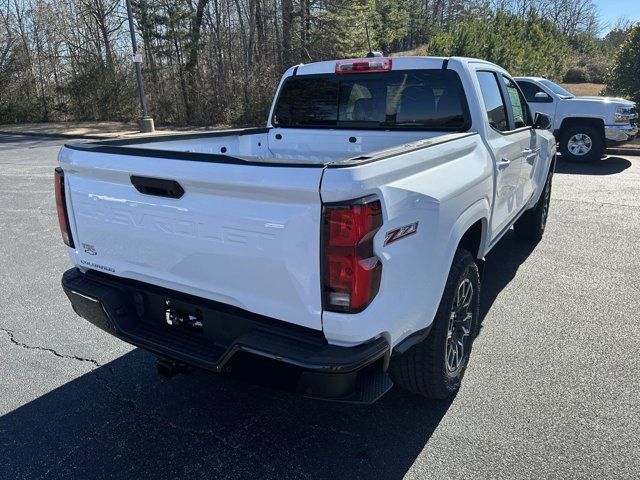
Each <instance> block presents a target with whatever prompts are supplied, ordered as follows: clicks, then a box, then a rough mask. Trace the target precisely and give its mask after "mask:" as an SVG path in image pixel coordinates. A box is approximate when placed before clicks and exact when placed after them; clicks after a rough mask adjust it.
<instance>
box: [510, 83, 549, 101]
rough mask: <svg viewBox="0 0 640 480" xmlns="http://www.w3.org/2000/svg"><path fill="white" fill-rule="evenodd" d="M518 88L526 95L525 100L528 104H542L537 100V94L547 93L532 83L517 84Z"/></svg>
mask: <svg viewBox="0 0 640 480" xmlns="http://www.w3.org/2000/svg"><path fill="white" fill-rule="evenodd" d="M517 83H518V86H519V87H520V90H522V93H524V98H526V99H527V102H529V103H536V102H540V100H536V93H540V92H542V93H545V91H544V90H542V89H541V88H540V87H539V86H537V85H535V84H533V83H531V82H524V81H521V82H517Z"/></svg>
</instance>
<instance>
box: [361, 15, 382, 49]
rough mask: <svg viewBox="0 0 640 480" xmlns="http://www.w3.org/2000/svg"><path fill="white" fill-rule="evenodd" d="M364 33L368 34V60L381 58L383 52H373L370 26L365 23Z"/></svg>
mask: <svg viewBox="0 0 640 480" xmlns="http://www.w3.org/2000/svg"><path fill="white" fill-rule="evenodd" d="M364 31H365V32H366V34H367V45H368V46H369V53H367V58H374V57H381V56H382V53H381V52H374V51H373V50H371V37H369V25H367V22H364Z"/></svg>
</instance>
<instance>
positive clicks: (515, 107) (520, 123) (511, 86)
mask: <svg viewBox="0 0 640 480" xmlns="http://www.w3.org/2000/svg"><path fill="white" fill-rule="evenodd" d="M502 81H503V82H504V85H505V87H506V88H507V95H508V96H509V103H510V108H511V112H512V113H513V126H514V128H522V127H526V126H527V125H530V124H531V122H529V109H528V108H527V102H525V100H524V97H523V96H522V94H521V93H520V90H518V87H516V84H515V83H514V81H513V80H511V79H510V78H508V77H505V76H504V75H502Z"/></svg>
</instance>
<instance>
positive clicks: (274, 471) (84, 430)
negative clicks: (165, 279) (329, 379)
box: [0, 349, 451, 480]
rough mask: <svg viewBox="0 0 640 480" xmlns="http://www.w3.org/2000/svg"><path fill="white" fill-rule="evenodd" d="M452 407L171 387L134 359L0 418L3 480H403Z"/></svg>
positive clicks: (215, 383)
mask: <svg viewBox="0 0 640 480" xmlns="http://www.w3.org/2000/svg"><path fill="white" fill-rule="evenodd" d="M69 361H73V360H69ZM87 366H89V364H87ZM450 405H451V401H447V402H429V401H425V400H424V399H422V398H419V397H416V396H412V395H409V394H405V393H403V392H402V391H401V390H400V389H397V388H395V389H393V390H392V391H391V392H390V393H389V394H388V395H387V396H386V397H384V398H383V399H382V400H380V401H379V402H378V403H376V404H374V405H371V406H354V405H346V404H337V403H328V402H320V401H312V400H307V399H304V398H301V397H297V396H294V395H290V394H287V393H284V392H279V391H274V390H270V389H266V388H262V387H256V386H251V385H247V384H243V383H238V382H234V381H230V380H228V379H223V378H219V377H217V376H215V375H213V374H209V373H207V372H203V371H196V372H193V373H191V374H189V375H180V376H177V377H175V378H174V379H172V380H170V381H167V380H162V379H160V378H159V377H158V376H157V375H156V374H155V359H154V357H153V355H151V354H149V353H146V352H144V351H142V350H139V349H135V350H133V351H131V352H130V353H127V354H125V355H123V356H122V357H120V358H118V359H117V360H114V361H112V362H110V363H108V364H106V365H104V366H101V367H98V368H96V369H94V370H93V371H91V372H89V373H86V374H84V375H83V376H81V377H79V378H77V379H75V380H73V381H70V382H69V383H67V384H65V385H62V386H60V387H59V388H56V389H55V390H52V391H50V392H49V393H47V394H45V395H43V396H41V397H39V398H37V399H36V400H33V401H32V402H30V403H28V404H26V405H24V406H22V407H20V408H18V409H16V410H14V411H12V412H10V413H8V414H6V415H4V416H3V417H1V418H0V445H1V446H2V458H3V461H2V462H0V478H3V479H5V478H6V479H9V478H10V479H21V478H25V479H26V478H28V479H32V478H65V479H67V478H80V479H82V478H91V479H103V478H135V479H141V478H152V479H178V478H188V479H189V480H192V479H199V478H274V479H275V478H278V479H283V478H296V479H298V478H332V479H340V478H398V479H399V478H402V477H403V476H404V475H405V474H406V472H407V470H408V469H409V468H410V467H411V465H412V464H413V463H414V461H415V459H416V457H417V456H418V455H419V454H420V452H421V451H422V449H423V448H424V446H425V444H426V443H427V441H428V440H429V438H430V437H431V435H432V433H433V432H434V430H435V429H436V427H437V426H438V424H439V423H440V420H441V419H442V418H443V416H444V415H445V413H446V412H447V409H448V408H449V406H450Z"/></svg>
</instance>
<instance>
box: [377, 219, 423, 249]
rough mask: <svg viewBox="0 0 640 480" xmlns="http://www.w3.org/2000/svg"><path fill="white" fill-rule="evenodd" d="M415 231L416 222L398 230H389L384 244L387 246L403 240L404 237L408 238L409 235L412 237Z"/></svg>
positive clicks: (416, 229)
mask: <svg viewBox="0 0 640 480" xmlns="http://www.w3.org/2000/svg"><path fill="white" fill-rule="evenodd" d="M417 231H418V222H413V223H410V224H408V225H404V226H402V227H399V228H394V229H393V230H389V231H388V232H387V233H386V234H385V236H384V244H385V245H389V244H390V243H393V242H396V241H398V240H400V239H401V238H405V237H408V236H409V235H413V234H414V233H416V232H417Z"/></svg>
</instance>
